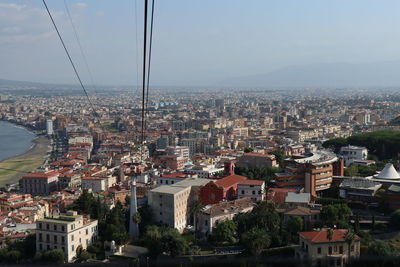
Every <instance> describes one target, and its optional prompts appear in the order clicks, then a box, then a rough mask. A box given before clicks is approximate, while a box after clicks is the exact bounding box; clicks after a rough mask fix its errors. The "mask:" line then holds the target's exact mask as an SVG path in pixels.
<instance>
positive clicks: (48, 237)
mask: <svg viewBox="0 0 400 267" xmlns="http://www.w3.org/2000/svg"><path fill="white" fill-rule="evenodd" d="M46 241H47V242H50V235H48V234H47V235H46Z"/></svg>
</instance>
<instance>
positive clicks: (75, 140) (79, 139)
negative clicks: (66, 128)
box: [68, 135, 93, 145]
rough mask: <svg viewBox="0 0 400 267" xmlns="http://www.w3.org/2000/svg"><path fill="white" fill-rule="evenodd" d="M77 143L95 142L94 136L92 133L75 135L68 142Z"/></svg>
mask: <svg viewBox="0 0 400 267" xmlns="http://www.w3.org/2000/svg"><path fill="white" fill-rule="evenodd" d="M76 143H90V144H93V137H92V136H91V135H85V136H74V137H70V138H69V139H68V144H70V145H73V144H76Z"/></svg>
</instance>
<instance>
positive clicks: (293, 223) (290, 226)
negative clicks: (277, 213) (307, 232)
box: [286, 216, 304, 240]
mask: <svg viewBox="0 0 400 267" xmlns="http://www.w3.org/2000/svg"><path fill="white" fill-rule="evenodd" d="M303 226H304V223H303V219H302V218H301V217H299V216H290V218H289V220H288V221H287V223H286V228H287V230H288V232H289V233H290V234H291V236H292V240H296V239H297V237H298V235H297V233H298V232H300V231H301V230H302V229H303ZM295 238H296V239H295Z"/></svg>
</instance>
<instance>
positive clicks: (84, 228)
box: [36, 211, 97, 262]
mask: <svg viewBox="0 0 400 267" xmlns="http://www.w3.org/2000/svg"><path fill="white" fill-rule="evenodd" d="M96 239H97V220H91V219H90V218H89V217H87V216H83V215H78V213H77V212H76V211H68V212H67V213H66V214H61V215H59V216H53V217H46V218H44V219H41V220H38V221H37V222H36V252H38V253H39V252H43V251H46V250H51V249H61V250H62V251H64V255H65V259H66V261H68V262H71V261H73V259H74V257H76V255H77V251H78V250H79V249H86V248H87V247H88V246H90V245H92V244H93V243H94V242H95V241H96Z"/></svg>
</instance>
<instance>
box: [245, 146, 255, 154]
mask: <svg viewBox="0 0 400 267" xmlns="http://www.w3.org/2000/svg"><path fill="white" fill-rule="evenodd" d="M253 151H254V148H252V147H246V148H245V149H244V153H250V152H253Z"/></svg>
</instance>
